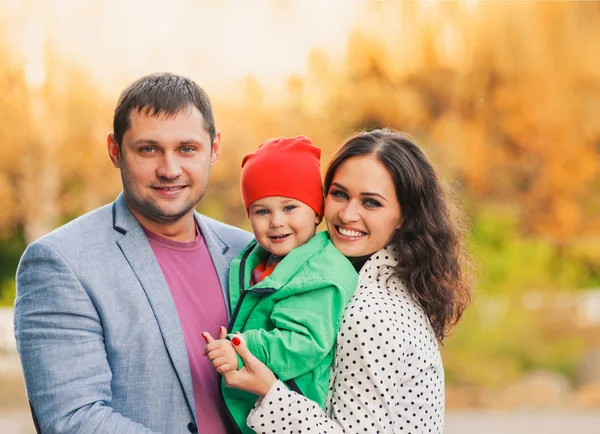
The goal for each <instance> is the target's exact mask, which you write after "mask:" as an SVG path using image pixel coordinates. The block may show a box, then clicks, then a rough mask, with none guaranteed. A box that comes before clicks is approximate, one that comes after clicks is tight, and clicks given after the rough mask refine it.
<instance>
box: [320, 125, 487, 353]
mask: <svg viewBox="0 0 600 434" xmlns="http://www.w3.org/2000/svg"><path fill="white" fill-rule="evenodd" d="M364 155H375V156H376V157H377V158H378V159H379V161H380V162H381V163H382V164H383V166H385V168H386V169H387V171H388V172H389V174H390V175H391V177H392V179H393V180H394V186H395V189H396V198H397V199H398V203H399V204H400V209H401V210H402V217H403V221H402V226H401V227H400V228H399V229H397V230H396V231H395V232H394V234H393V236H392V243H393V244H394V245H395V246H396V249H397V251H398V256H399V257H398V259H399V264H398V266H397V268H396V273H397V274H398V275H399V276H400V278H401V279H402V281H403V282H404V283H405V286H406V289H407V290H408V292H409V293H410V294H411V296H412V297H413V298H414V299H415V300H416V301H417V303H419V305H420V306H421V307H422V309H423V311H424V312H425V314H426V315H427V317H428V318H429V322H430V323H431V326H432V328H433V331H434V333H435V335H436V337H437V339H438V340H439V341H440V342H442V341H443V339H444V338H445V337H446V336H447V335H448V332H449V331H450V329H451V328H452V327H453V326H454V325H455V324H456V323H457V322H458V321H459V320H460V318H461V317H462V314H463V311H464V310H465V308H466V307H467V306H468V304H469V303H470V301H471V289H472V286H473V282H474V277H475V271H476V268H475V266H474V262H473V261H472V259H471V256H470V254H469V251H468V249H467V247H466V241H465V237H466V234H467V224H466V221H467V220H466V216H465V214H464V212H463V211H462V210H461V208H460V207H459V206H458V205H457V200H456V199H455V198H454V197H453V196H452V195H451V194H450V189H449V187H448V185H447V184H446V183H445V182H444V181H443V180H442V179H441V178H440V177H439V176H438V175H437V173H436V170H435V168H434V166H433V164H432V163H431V162H430V160H429V158H428V157H427V155H426V154H425V152H424V151H423V149H421V148H420V147H419V145H418V144H417V143H416V141H415V140H414V139H412V138H411V137H410V136H408V135H407V134H404V133H401V132H397V131H392V130H389V129H382V130H373V131H368V132H361V133H358V134H356V135H355V136H353V137H352V138H350V139H349V140H348V141H347V142H346V143H345V144H344V145H343V146H342V147H341V148H340V149H339V150H338V152H337V153H336V155H335V156H334V157H333V160H332V161H331V163H330V164H329V167H328V169H327V173H326V174H325V185H324V191H325V194H327V192H328V191H329V188H330V187H331V183H332V181H333V176H334V175H335V172H336V170H337V169H338V167H339V166H340V165H341V164H342V163H343V162H344V161H346V160H348V159H349V158H352V157H358V156H364Z"/></svg>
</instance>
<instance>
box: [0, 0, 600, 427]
mask: <svg viewBox="0 0 600 434" xmlns="http://www.w3.org/2000/svg"><path fill="white" fill-rule="evenodd" d="M598 41H600V2H576V1H571V2H546V1H536V2H533V1H522V2H521V1H510V2H509V1H502V2H500V1H498V2H488V1H474V0H464V1H433V0H428V1H414V2H412V1H383V2H376V1H369V0H363V1H359V0H348V1H335V0H330V1H326V0H322V1H310V0H305V1H301V0H298V1H283V0H281V1H242V0H237V1H226V0H222V1H195V2H192V1H186V2H184V1H182V2H167V1H152V2H141V1H137V2H136V1H120V2H116V1H93V2H92V1H89V2H88V1H58V0H56V1H45V2H42V1H36V2H34V1H8V0H0V59H1V60H0V204H1V206H0V431H2V432H6V433H12V432H14V433H26V432H31V429H32V428H31V426H30V425H31V424H30V422H29V418H28V413H27V411H28V408H27V401H26V398H25V393H24V388H23V385H22V378H21V374H20V366H19V363H18V357H17V356H16V349H15V344H14V336H13V330H12V308H11V307H12V305H13V300H14V296H15V280H14V275H15V270H16V267H17V264H18V261H19V258H20V255H21V254H22V252H23V250H24V248H25V247H26V245H27V244H28V243H30V242H31V241H33V240H35V239H36V238H38V237H40V236H41V235H43V234H45V233H47V232H48V231H50V230H52V229H54V228H56V227H57V226H59V225H61V224H64V223H65V222H68V221H69V220H71V219H73V218H75V217H77V216H78V215H80V214H82V213H84V212H87V211H89V210H92V209H94V208H96V207H98V206H100V205H103V204H105V203H107V202H110V201H112V200H113V199H114V198H115V197H116V196H117V194H118V193H119V191H120V178H119V174H118V171H117V170H116V169H114V168H113V167H112V165H111V164H110V162H109V159H108V157H107V152H106V148H105V143H106V135H107V133H108V132H110V131H111V128H112V111H113V109H114V106H115V104H116V101H117V98H118V96H119V94H120V92H121V90H122V89H123V88H124V87H125V86H127V85H128V84H129V83H130V82H131V81H133V80H135V79H137V78H138V77H140V76H141V75H144V74H146V73H150V72H155V71H171V72H175V73H179V74H183V75H188V76H189V77H191V78H193V79H194V80H195V81H196V82H197V83H198V84H200V85H201V86H202V87H203V88H204V89H205V90H206V91H207V92H208V94H209V95H210V96H211V99H212V101H213V104H214V109H215V115H216V120H217V128H218V129H220V130H221V132H222V141H223V152H222V156H221V159H220V162H219V164H218V165H217V166H216V167H215V168H214V169H213V172H212V175H211V177H212V179H211V184H210V186H209V190H208V193H207V195H206V196H205V198H204V199H203V200H202V203H201V205H200V207H199V211H201V212H204V213H206V214H208V215H209V216H211V217H214V218H217V219H220V220H223V221H225V222H228V223H230V224H233V225H237V226H240V227H244V228H248V227H249V226H248V224H247V222H246V217H245V213H244V210H243V207H242V204H241V200H240V192H239V173H240V169H239V165H240V161H241V158H242V156H243V155H244V154H246V153H247V152H249V150H251V149H253V148H255V147H256V146H257V145H258V144H259V143H261V142H262V141H263V140H265V139H266V138H269V137H273V136H292V135H298V134H304V135H307V136H309V137H311V138H312V140H313V142H314V143H315V144H316V145H317V146H320V147H321V148H323V166H324V167H325V166H326V163H327V162H328V161H329V159H330V158H331V156H332V155H333V153H334V152H335V150H336V149H337V148H338V147H339V146H340V145H341V144H342V143H343V141H344V140H345V138H346V137H347V136H348V135H350V134H351V133H353V132H355V131H357V130H360V129H365V128H373V127H381V126H388V127H391V128H395V129H399V130H403V131H407V132H409V133H410V134H412V135H413V136H415V137H416V138H417V139H418V140H419V141H420V142H421V143H422V144H423V146H424V147H425V148H426V149H427V150H428V152H429V153H430V155H431V156H432V158H433V159H434V161H435V162H436V163H437V164H438V165H439V168H440V170H441V173H442V174H443V176H444V177H445V178H447V179H448V180H449V181H450V182H451V183H452V185H453V186H454V187H455V190H456V192H457V194H458V195H459V196H460V198H461V200H462V202H463V204H464V206H465V208H466V210H467V213H468V215H469V217H470V222H471V226H472V236H471V239H470V243H471V245H472V249H473V253H474V254H475V255H476V257H477V258H478V260H479V262H480V263H481V264H482V269H483V275H482V277H481V279H480V281H479V283H478V285H477V287H476V290H475V297H474V302H473V304H472V306H471V307H470V308H469V309H468V310H467V311H466V313H465V316H464V319H463V321H462V322H461V323H460V324H459V325H458V326H457V327H456V329H455V330H454V333H453V335H452V336H451V337H450V338H448V339H447V341H446V342H445V345H444V347H443V349H442V351H443V357H444V362H445V367H446V379H447V407H448V422H447V430H446V431H447V432H448V433H459V432H460V433H465V432H487V433H492V432H496V431H493V429H494V427H496V429H497V432H508V431H510V432H529V433H531V432H544V433H551V432H554V431H552V430H553V429H556V430H557V431H556V432H558V428H557V427H560V426H561V423H566V422H565V421H567V422H568V425H564V426H568V427H569V429H570V432H574V433H584V432H597V431H594V430H597V427H598V426H600V158H599V157H600V121H599V120H598V117H599V115H600V49H599V48H598ZM532 421H534V422H532ZM531 423H534V425H531ZM2 424H4V425H2ZM478 424H479V425H478ZM503 424H504V425H503ZM527 424H530V425H527ZM535 424H537V425H535ZM520 426H529V428H528V429H527V430H525V428H523V429H524V430H523V431H519V429H518V427H520ZM592 426H594V427H595V428H594V430H592V428H591V427H592ZM502 427H506V428H502ZM562 431H563V432H564V430H562Z"/></svg>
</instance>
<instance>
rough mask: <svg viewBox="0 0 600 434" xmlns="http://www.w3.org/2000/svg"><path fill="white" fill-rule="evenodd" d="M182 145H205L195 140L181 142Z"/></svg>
mask: <svg viewBox="0 0 600 434" xmlns="http://www.w3.org/2000/svg"><path fill="white" fill-rule="evenodd" d="M179 144H180V145H196V146H204V143H203V142H201V141H199V140H195V139H189V140H182V141H181V142H179Z"/></svg>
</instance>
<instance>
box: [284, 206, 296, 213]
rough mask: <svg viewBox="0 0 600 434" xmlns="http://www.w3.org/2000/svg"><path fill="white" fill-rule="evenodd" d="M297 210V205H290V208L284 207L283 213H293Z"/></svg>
mask: <svg viewBox="0 0 600 434" xmlns="http://www.w3.org/2000/svg"><path fill="white" fill-rule="evenodd" d="M296 208H297V206H296V205H288V206H285V207H283V211H284V212H289V211H292V210H294V209H296Z"/></svg>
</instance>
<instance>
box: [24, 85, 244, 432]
mask: <svg viewBox="0 0 600 434" xmlns="http://www.w3.org/2000/svg"><path fill="white" fill-rule="evenodd" d="M107 142H108V143H107V145H108V153H109V156H110V159H111V161H112V163H113V164H114V165H115V167H117V168H118V169H120V172H121V179H122V182H123V192H122V193H121V194H120V195H119V197H118V198H117V200H116V201H115V202H114V203H112V204H109V205H106V206H104V207H102V208H99V209H97V210H95V211H92V212H91V213H88V214H86V215H84V216H82V217H80V218H78V219H76V220H74V221H72V222H70V223H68V224H66V225H65V226H63V227H61V228H59V229H57V230H55V231H54V232H52V233H50V234H48V235H46V236H44V237H42V238H41V239H39V240H37V241H36V242H34V243H32V244H31V245H30V246H29V247H28V248H27V250H26V251H25V253H24V254H23V257H22V258H21V262H20V264H19V268H18V270H17V298H16V300H15V336H16V338H17V346H18V350H19V354H20V357H21V363H22V365H23V372H24V376H25V383H26V387H27V393H28V397H29V400H30V404H31V408H32V413H33V415H34V421H35V422H36V428H37V429H38V432H39V431H41V432H43V433H44V434H46V433H92V432H93V433H152V432H159V433H184V432H200V433H205V434H212V433H225V432H226V427H225V423H226V422H225V420H226V418H225V417H224V415H223V409H224V408H223V406H222V403H221V399H220V397H219V392H218V387H219V379H218V377H217V374H215V373H214V371H213V370H212V368H211V366H210V362H209V361H208V360H207V358H206V357H204V355H203V348H204V340H203V338H202V336H201V333H202V331H203V330H207V329H210V330H213V331H214V332H215V333H217V331H218V327H219V326H220V325H222V324H225V323H226V322H227V319H228V312H229V310H230V307H229V306H228V300H229V295H228V294H227V293H226V291H227V288H228V283H227V282H228V278H229V277H228V268H229V262H230V261H231V259H232V258H233V257H235V256H236V255H237V253H238V252H239V251H240V250H241V249H242V248H243V247H244V246H245V245H246V244H247V243H248V242H249V241H250V235H249V234H248V233H246V232H243V231H241V230H239V229H235V228H233V227H230V226H227V225H224V224H222V223H218V222H216V221H214V220H211V219H209V218H207V217H205V216H202V215H200V214H198V213H196V212H195V211H194V207H195V206H196V204H197V203H198V202H199V201H200V199H201V198H202V196H203V195H204V192H205V190H206V186H207V183H208V176H209V172H210V168H211V167H212V166H213V165H214V164H215V163H216V162H217V159H218V157H219V152H220V150H221V139H220V133H219V132H218V131H216V130H215V124H214V118H213V113H212V108H211V104H210V101H209V99H208V96H207V95H206V93H204V91H203V90H202V89H201V88H200V87H198V85H196V84H195V83H194V82H193V81H191V80H189V79H187V78H185V77H180V76H176V75H172V74H153V75H149V76H146V77H143V78H141V79H139V80H137V81H136V82H135V83H133V84H132V85H130V86H129V87H128V88H127V89H126V90H125V91H124V92H123V94H122V95H121V97H120V99H119V102H118V105H117V108H116V110H115V115H114V132H113V133H111V134H109V136H108V140H107Z"/></svg>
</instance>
